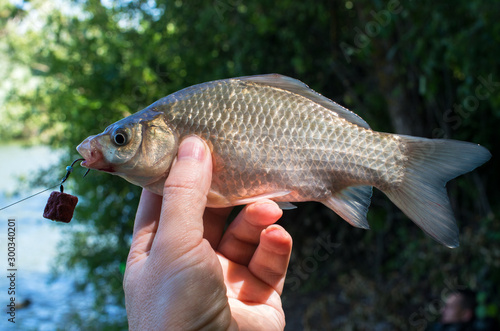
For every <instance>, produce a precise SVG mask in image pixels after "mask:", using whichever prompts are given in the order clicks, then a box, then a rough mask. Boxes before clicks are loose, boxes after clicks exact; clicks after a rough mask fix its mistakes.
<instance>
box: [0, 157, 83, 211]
mask: <svg viewBox="0 0 500 331" xmlns="http://www.w3.org/2000/svg"><path fill="white" fill-rule="evenodd" d="M78 161H85V159H76V160H75V161H73V163H71V165H70V166H67V167H66V175H65V176H64V177H63V179H62V180H61V182H60V183H59V184H56V185H54V186H51V187H49V188H46V189H45V190H42V191H40V192H38V193H35V194H32V195H30V196H29V197H26V198H23V199H21V200H19V201H16V202H14V203H11V204H10V205H8V206H5V207H2V208H0V211H1V210H4V209H7V208H9V207H11V206H14V205H16V204H18V203H20V202H23V201H25V200H28V199H30V198H33V197H34V196H36V195H39V194H42V193H43V192H47V191H48V190H52V189H53V188H56V187H58V186H60V190H61V192H63V190H64V187H63V183H64V182H65V181H66V180H67V179H68V177H69V175H70V174H71V172H72V171H73V166H74V165H75V163H76V162H78ZM89 171H90V169H87V172H86V173H85V175H83V177H85V176H87V174H88V173H89Z"/></svg>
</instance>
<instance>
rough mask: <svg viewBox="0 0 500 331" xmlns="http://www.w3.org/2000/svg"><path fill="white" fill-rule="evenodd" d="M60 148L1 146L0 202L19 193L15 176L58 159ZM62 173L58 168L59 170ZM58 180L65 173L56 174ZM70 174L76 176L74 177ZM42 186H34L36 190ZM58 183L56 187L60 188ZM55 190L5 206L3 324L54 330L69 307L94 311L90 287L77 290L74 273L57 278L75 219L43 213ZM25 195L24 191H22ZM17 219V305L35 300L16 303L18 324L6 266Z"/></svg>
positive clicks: (0, 227) (0, 263)
mask: <svg viewBox="0 0 500 331" xmlns="http://www.w3.org/2000/svg"><path fill="white" fill-rule="evenodd" d="M59 157H60V154H59V153H57V152H54V151H52V150H50V149H49V148H47V147H44V146H35V147H30V148H23V147H21V146H19V145H4V146H0V208H1V207H4V206H6V205H8V204H10V203H12V202H14V201H15V200H17V199H19V197H7V196H6V195H5V192H12V191H13V190H14V189H15V187H16V183H17V180H16V176H19V175H23V176H25V177H28V176H30V174H31V173H32V172H33V171H36V170H37V169H40V168H48V167H49V166H50V165H55V164H56V162H57V161H58V159H59ZM56 173H57V174H60V172H59V171H57V172H56ZM54 180H55V182H57V180H60V178H55V179H54ZM70 180H71V177H70ZM42 189H43V188H33V191H32V192H23V195H24V193H26V194H25V195H26V196H27V195H30V194H33V193H36V192H38V191H40V190H42ZM56 189H57V188H56ZM50 192H51V190H49V191H47V192H44V193H42V194H40V195H38V196H35V197H33V198H31V199H29V200H26V201H24V202H21V203H19V204H17V205H14V206H12V207H10V208H8V209H5V210H2V211H0V307H1V308H0V312H2V313H1V314H0V330H10V329H23V330H55V329H56V326H57V325H60V322H61V321H62V320H63V319H64V318H65V316H66V315H67V314H68V313H71V312H73V311H77V310H78V311H90V310H91V303H92V300H91V299H92V294H91V293H74V292H73V288H72V279H71V276H70V275H65V276H64V277H60V278H56V279H55V280H52V281H51V279H52V277H51V276H52V274H51V267H52V266H53V263H54V260H55V259H56V258H57V256H58V251H59V248H58V247H59V242H60V241H61V239H62V238H63V234H64V232H63V229H64V228H67V227H71V226H74V225H72V223H70V224H65V223H56V222H52V221H50V220H47V219H45V218H43V217H42V214H43V209H44V207H45V203H46V202H47V199H48V197H49V195H50ZM23 197H24V196H23ZM9 218H12V219H15V223H16V233H15V238H16V251H15V254H16V257H15V258H16V261H15V268H16V269H17V270H16V271H15V300H16V305H19V304H23V303H27V302H31V303H30V304H29V305H27V306H26V307H25V308H19V307H18V309H16V315H15V321H16V323H15V324H13V323H11V322H9V321H8V318H10V316H9V314H7V311H8V307H7V304H8V303H9V300H10V297H11V296H12V295H9V293H8V291H9V287H10V281H9V279H8V277H7V276H8V275H9V273H10V271H7V269H8V268H10V267H9V266H8V261H7V258H8V256H7V254H8V247H7V243H8V241H7V221H8V219H9Z"/></svg>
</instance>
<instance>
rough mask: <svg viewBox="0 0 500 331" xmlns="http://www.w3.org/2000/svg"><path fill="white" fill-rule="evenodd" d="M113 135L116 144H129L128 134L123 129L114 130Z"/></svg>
mask: <svg viewBox="0 0 500 331" xmlns="http://www.w3.org/2000/svg"><path fill="white" fill-rule="evenodd" d="M112 137H113V142H114V143H115V145H116V146H125V145H126V144H128V134H127V132H125V130H123V129H116V130H115V131H113V133H112Z"/></svg>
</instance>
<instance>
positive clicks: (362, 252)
mask: <svg viewBox="0 0 500 331" xmlns="http://www.w3.org/2000/svg"><path fill="white" fill-rule="evenodd" d="M46 3H47V2H42V1H38V2H37V1H32V2H30V4H31V5H30V6H31V7H30V6H28V7H22V8H17V7H16V6H14V5H11V4H6V5H2V6H1V7H0V18H2V21H1V23H0V35H2V37H4V36H5V41H4V42H5V44H3V46H2V47H4V48H5V49H6V51H5V53H6V55H8V58H9V61H10V62H11V63H14V64H16V65H17V66H22V67H24V68H28V69H29V71H30V72H31V76H30V77H29V78H30V79H32V78H33V77H34V79H35V82H34V83H33V84H32V85H31V87H30V88H28V87H27V86H26V85H23V84H19V83H18V84H17V85H15V86H13V87H11V89H10V93H9V94H8V95H7V101H6V103H5V104H6V105H7V107H6V112H2V113H0V115H2V117H1V118H2V123H1V124H0V126H1V128H2V134H1V135H0V138H2V139H3V138H4V137H7V135H6V134H5V132H6V131H7V130H6V129H4V128H16V129H15V130H14V131H15V132H17V133H14V134H12V136H14V137H25V136H29V135H33V134H34V135H37V136H41V137H44V139H45V140H47V141H48V142H49V143H50V144H51V145H52V146H55V147H59V148H63V149H65V150H67V157H66V158H65V159H64V160H62V164H64V165H66V164H68V162H69V160H72V159H74V158H75V155H76V152H75V150H74V148H75V146H76V145H77V144H78V143H79V142H81V141H82V140H83V139H84V138H85V137H87V136H88V135H91V134H96V133H98V132H101V131H102V130H103V129H104V128H105V127H106V126H107V125H109V124H111V123H112V122H114V121H116V120H118V119H121V118H123V117H124V116H127V115H129V114H131V113H133V112H135V111H137V110H140V109H142V108H144V107H145V106H147V105H149V104H150V103H152V102H154V101H156V100H157V99H159V98H161V97H163V96H165V95H167V94H169V93H171V92H174V91H176V90H178V89H181V88H183V87H186V86H189V85H192V84H195V83H201V82H204V81H208V80H214V79H219V78H226V77H231V76H239V75H251V74H258V73H269V72H278V73H281V74H286V75H289V76H292V77H296V78H298V79H300V80H302V81H304V82H305V83H307V84H309V85H310V86H311V87H312V88H314V89H315V90H317V91H319V92H321V93H322V94H324V95H325V96H327V97H330V98H332V99H333V100H335V101H338V102H339V103H341V104H344V105H346V106H348V107H349V108H351V109H353V110H354V111H355V112H356V113H358V114H359V115H361V116H362V117H364V118H365V119H366V120H367V121H368V123H370V125H371V126H372V127H373V128H374V129H376V130H381V131H388V132H399V133H407V134H415V135H420V136H427V137H433V138H441V137H447V138H456V139H462V140H469V141H474V142H477V143H480V144H483V145H485V146H486V147H488V148H489V149H490V151H491V152H492V154H493V155H496V154H497V153H498V147H497V146H496V144H494V142H496V141H499V138H500V137H499V130H498V129H497V128H498V126H499V124H500V120H499V117H500V110H499V109H500V107H499V106H500V93H498V92H499V91H500V84H499V82H500V72H499V71H498V66H497V65H496V63H497V62H498V61H497V54H498V53H499V51H500V46H499V45H500V43H499V40H498V39H499V36H500V33H499V31H500V17H499V15H500V8H499V7H500V5H499V4H497V2H493V1H490V2H484V1H465V0H461V1H456V2H453V3H451V2H449V1H423V2H422V1H419V2H415V1H404V2H403V1H402V2H398V1H394V0H392V1H389V2H382V1H369V0H361V1H356V2H351V1H327V0H322V1H314V2H298V1H291V0H281V1H274V2H273V1H263V0H257V1H247V2H243V1H238V0H220V1H212V0H210V1H209V0H203V1H197V2H196V6H194V5H192V4H191V3H190V2H187V1H182V0H176V1H167V0H157V1H145V0H133V1H106V2H104V3H105V4H106V5H103V3H102V2H100V1H97V0H87V1H85V0H80V1H61V5H62V6H60V7H58V8H56V7H51V6H49V5H47V4H46ZM35 14H37V16H36V17H38V18H39V20H40V27H39V28H37V27H38V25H30V24H28V23H30V22H32V21H30V19H32V18H33V16H30V15H35ZM16 24H17V25H16ZM23 24H26V25H27V28H23V29H21V30H24V31H17V30H16V29H15V27H19V26H26V25H23ZM485 82H486V83H485ZM25 132H27V133H28V134H25ZM496 162H497V161H496V159H495V158H493V159H492V160H491V161H490V162H489V163H488V164H487V165H486V166H484V167H482V168H480V169H479V170H478V171H476V172H475V173H473V174H469V175H466V176H463V177H461V178H459V179H457V180H455V181H454V182H452V183H450V185H449V192H450V196H451V199H452V204H453V206H454V210H455V212H456V215H457V219H458V221H459V223H460V228H461V233H462V238H461V247H460V248H458V249H456V250H449V249H447V248H444V247H441V246H439V245H438V244H437V243H435V242H433V241H431V239H429V238H428V237H426V236H425V235H424V234H423V233H422V232H421V231H420V230H418V228H417V227H416V226H415V225H414V224H412V223H411V222H410V221H408V219H406V217H404V215H402V214H401V212H399V211H398V210H397V209H396V208H395V207H394V206H392V205H391V204H390V203H389V202H388V200H387V198H386V197H385V196H383V195H382V194H380V193H376V194H375V195H374V197H373V203H372V207H371V210H370V213H369V217H368V219H369V221H370V224H371V225H372V230H370V231H364V230H360V229H354V228H352V227H351V226H350V225H348V224H346V223H345V222H343V221H340V219H339V218H338V217H336V216H335V215H333V213H332V212H331V211H329V210H326V209H325V208H323V207H321V206H319V205H318V204H301V206H300V208H299V209H298V210H296V211H294V212H287V213H286V215H285V218H284V220H282V221H281V223H282V224H283V225H284V226H285V227H286V228H287V229H288V230H289V231H290V233H291V234H292V237H293V238H294V253H293V257H292V263H291V265H290V269H289V281H288V282H287V287H286V288H285V292H284V293H285V294H284V305H285V312H286V313H287V319H288V323H289V325H290V330H292V329H294V326H295V327H297V328H298V329H302V328H306V329H307V328H311V329H326V328H330V329H331V328H344V329H352V328H354V329H371V328H373V326H374V325H379V326H380V327H386V328H390V329H408V328H416V329H422V328H424V327H425V326H426V325H427V324H428V323H431V322H433V321H436V320H437V318H438V316H439V312H438V311H437V310H436V309H435V308H436V306H439V305H440V304H441V305H442V303H443V301H442V300H443V296H444V294H446V293H447V292H446V291H445V290H448V292H449V290H452V289H453V287H459V286H462V285H465V286H470V287H472V288H474V289H476V290H478V291H479V299H480V300H479V302H480V306H479V308H478V314H479V315H480V316H494V315H495V314H496V313H497V312H498V309H499V307H500V302H499V301H498V291H499V289H498V284H499V283H500V265H499V262H498V261H500V245H499V240H498V239H499V238H500V228H499V224H500V223H499V222H498V217H496V216H495V213H498V212H499V207H500V206H499V205H498V203H496V201H499V198H500V197H499V193H498V190H497V189H496V185H497V184H498V183H499V182H500V181H499V180H498V173H497V172H495V171H494V169H496V168H498V165H497V164H496ZM77 184H78V186H77V187H76V192H77V195H78V196H80V197H81V201H82V202H81V203H80V205H79V206H78V208H77V210H76V219H77V220H78V225H81V226H76V225H73V227H72V228H71V230H70V234H69V236H68V239H67V240H66V242H65V245H64V248H65V249H64V251H65V253H64V254H62V255H61V259H60V263H61V264H62V265H64V266H65V267H67V268H70V269H77V270H83V272H84V277H83V279H82V282H81V284H80V286H81V288H85V287H86V286H91V287H93V288H95V289H98V292H97V293H98V296H97V299H96V302H95V307H96V311H98V312H99V313H100V314H101V317H100V319H98V320H96V321H92V323H95V324H92V325H90V324H91V323H90V322H88V324H89V325H88V326H89V327H91V328H92V327H95V326H96V325H99V323H101V326H102V325H104V323H111V322H109V316H106V311H105V310H104V309H102V307H103V306H104V305H105V304H109V303H114V304H121V305H122V304H123V293H122V289H121V281H122V276H123V264H124V262H125V261H126V256H127V253H128V248H129V244H130V239H131V233H132V225H133V219H134V214H135V208H136V206H137V202H138V197H139V194H140V189H139V188H137V187H133V186H131V185H130V184H128V183H126V182H125V181H123V180H121V179H119V178H115V177H112V176H109V175H107V174H98V173H96V172H92V173H91V174H90V175H89V176H88V177H87V178H86V179H85V180H81V181H78V183H77ZM327 239H328V240H331V241H332V242H334V243H338V244H340V245H339V246H338V247H335V248H334V249H333V250H332V251H328V250H325V248H324V247H323V246H321V244H320V243H321V242H324V241H325V240H327ZM322 247H323V248H322ZM321 249H323V251H321V252H322V253H323V255H321V256H326V258H325V259H322V260H320V259H318V258H316V260H315V252H318V250H321ZM325 254H326V255H325ZM318 256H319V255H318ZM300 270H302V273H300ZM304 270H311V272H305V273H304ZM444 291H445V292H444ZM495 295H496V296H495ZM433 303H434V304H433ZM294 312H295V313H294ZM74 323H75V325H76V324H78V323H82V324H84V325H85V323H86V322H85V321H82V320H79V319H78V316H76V317H75V319H74ZM106 325H107V327H108V326H109V325H108V324H106ZM109 327H110V326H109ZM116 327H117V328H120V327H123V324H122V325H121V326H116Z"/></svg>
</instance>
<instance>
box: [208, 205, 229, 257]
mask: <svg viewBox="0 0 500 331" xmlns="http://www.w3.org/2000/svg"><path fill="white" fill-rule="evenodd" d="M231 210H233V208H232V207H229V208H206V209H205V214H204V215H203V237H204V238H205V239H207V240H208V242H209V243H210V245H211V246H212V248H213V249H214V250H215V249H216V248H217V246H219V242H220V240H221V237H222V233H223V232H224V226H225V225H226V221H227V218H228V216H229V214H230V213H231Z"/></svg>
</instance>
